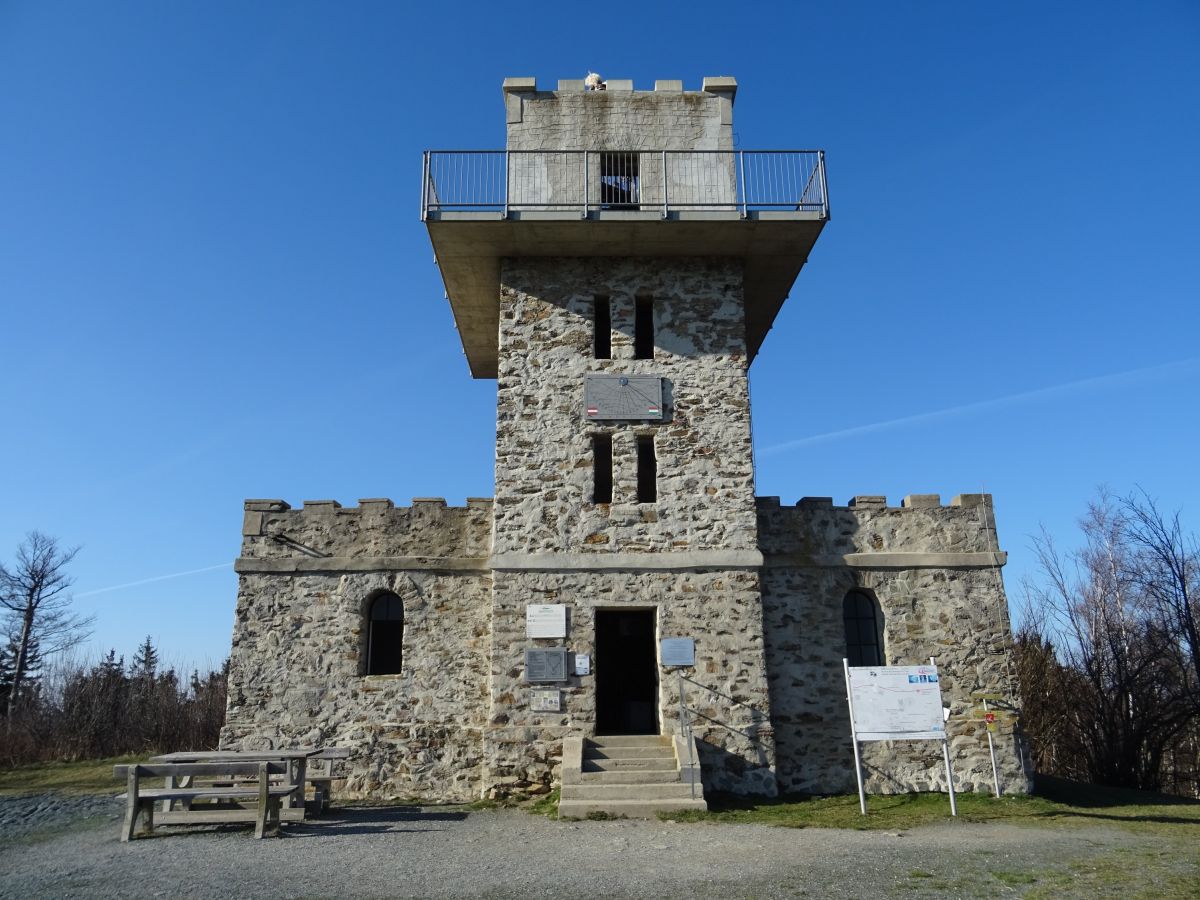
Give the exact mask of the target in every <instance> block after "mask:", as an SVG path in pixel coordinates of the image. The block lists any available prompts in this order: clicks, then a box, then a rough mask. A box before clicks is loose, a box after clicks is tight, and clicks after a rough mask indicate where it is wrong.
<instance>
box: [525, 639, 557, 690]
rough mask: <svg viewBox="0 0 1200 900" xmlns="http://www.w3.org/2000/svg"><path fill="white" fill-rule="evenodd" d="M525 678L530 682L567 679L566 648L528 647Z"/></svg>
mask: <svg viewBox="0 0 1200 900" xmlns="http://www.w3.org/2000/svg"><path fill="white" fill-rule="evenodd" d="M525 680H526V681H530V682H537V681H566V680H567V651H566V648H565V647H554V648H541V647H530V648H528V649H527V650H526V651H525Z"/></svg>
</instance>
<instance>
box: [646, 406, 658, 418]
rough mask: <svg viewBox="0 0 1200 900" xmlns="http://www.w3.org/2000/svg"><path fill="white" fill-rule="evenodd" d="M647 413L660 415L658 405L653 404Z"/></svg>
mask: <svg viewBox="0 0 1200 900" xmlns="http://www.w3.org/2000/svg"><path fill="white" fill-rule="evenodd" d="M646 415H648V416H657V415H659V411H658V407H657V406H651V407H650V408H649V409H647V410H646Z"/></svg>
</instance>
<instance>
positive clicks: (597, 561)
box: [488, 550, 763, 572]
mask: <svg viewBox="0 0 1200 900" xmlns="http://www.w3.org/2000/svg"><path fill="white" fill-rule="evenodd" d="M762 564H763V555H762V554H761V553H759V552H758V551H757V550H682V551H679V552H673V553H497V554H495V555H493V556H492V557H491V558H490V559H489V560H488V566H489V567H491V568H492V569H494V570H497V571H501V572H505V571H507V572H526V571H534V572H557V571H570V572H592V571H611V570H614V569H618V570H632V571H663V570H673V569H758V568H761V567H762Z"/></svg>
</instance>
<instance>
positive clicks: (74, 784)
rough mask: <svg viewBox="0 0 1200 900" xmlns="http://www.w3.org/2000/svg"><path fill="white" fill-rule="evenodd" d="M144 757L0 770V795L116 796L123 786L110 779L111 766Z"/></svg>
mask: <svg viewBox="0 0 1200 900" xmlns="http://www.w3.org/2000/svg"><path fill="white" fill-rule="evenodd" d="M145 759H146V757H144V756H113V757H110V758H109V759H87V760H81V761H78V762H48V763H35V764H33V765H28V766H16V767H14V768H11V769H0V796H11V795H14V794H42V793H46V792H48V791H57V792H59V793H62V794H116V793H118V792H120V791H122V790H124V788H125V786H124V785H123V784H122V783H120V782H119V781H117V779H115V778H113V773H112V770H113V766H114V765H121V764H127V763H136V762H144V761H145Z"/></svg>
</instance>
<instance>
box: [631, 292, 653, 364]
mask: <svg viewBox="0 0 1200 900" xmlns="http://www.w3.org/2000/svg"><path fill="white" fill-rule="evenodd" d="M633 356H634V358H635V359H654V301H653V300H651V299H650V298H649V297H638V298H637V302H636V305H635V306H634V311H633Z"/></svg>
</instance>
